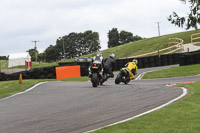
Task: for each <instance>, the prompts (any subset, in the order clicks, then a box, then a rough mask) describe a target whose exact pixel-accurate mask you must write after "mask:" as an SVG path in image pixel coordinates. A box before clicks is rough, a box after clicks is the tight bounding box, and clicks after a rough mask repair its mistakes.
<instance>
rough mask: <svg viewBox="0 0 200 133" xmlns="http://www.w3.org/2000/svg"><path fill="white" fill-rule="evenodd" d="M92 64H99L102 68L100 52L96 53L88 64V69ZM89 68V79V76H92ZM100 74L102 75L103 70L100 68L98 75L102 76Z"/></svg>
mask: <svg viewBox="0 0 200 133" xmlns="http://www.w3.org/2000/svg"><path fill="white" fill-rule="evenodd" d="M94 63H96V64H101V66H103V56H102V53H101V52H97V54H96V56H94V57H93V58H92V61H91V63H90V67H91V66H92V65H93V64H94ZM90 67H89V78H91V75H92V73H91V69H90ZM102 73H103V68H101V71H100V75H102Z"/></svg>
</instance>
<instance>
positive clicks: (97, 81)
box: [91, 73, 99, 87]
mask: <svg viewBox="0 0 200 133" xmlns="http://www.w3.org/2000/svg"><path fill="white" fill-rule="evenodd" d="M91 81H92V86H93V87H97V85H98V83H99V80H98V74H97V73H93V74H92V78H91Z"/></svg>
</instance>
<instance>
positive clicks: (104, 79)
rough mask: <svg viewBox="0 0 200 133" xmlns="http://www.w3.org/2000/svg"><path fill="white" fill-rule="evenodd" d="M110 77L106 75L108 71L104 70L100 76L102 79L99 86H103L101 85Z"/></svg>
mask: <svg viewBox="0 0 200 133" xmlns="http://www.w3.org/2000/svg"><path fill="white" fill-rule="evenodd" d="M110 77H111V76H110V74H108V71H107V70H105V69H104V72H103V76H102V78H101V80H100V84H101V85H103V83H104V82H105V81H107V80H108V78H110Z"/></svg>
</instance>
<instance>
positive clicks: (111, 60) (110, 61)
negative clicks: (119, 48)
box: [103, 53, 116, 78]
mask: <svg viewBox="0 0 200 133" xmlns="http://www.w3.org/2000/svg"><path fill="white" fill-rule="evenodd" d="M115 64H116V62H115V54H113V53H112V54H110V57H108V58H105V59H104V60H103V65H104V73H106V74H108V75H109V77H112V78H113V77H114V74H113V70H114V68H115Z"/></svg>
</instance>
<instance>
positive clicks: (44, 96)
mask: <svg viewBox="0 0 200 133" xmlns="http://www.w3.org/2000/svg"><path fill="white" fill-rule="evenodd" d="M164 68H165V67H164ZM155 69H162V68H161V67H155V68H149V69H141V70H139V71H138V75H139V74H141V73H143V72H146V71H152V70H155ZM197 80H200V76H191V77H179V78H166V79H153V80H152V79H151V80H137V81H135V80H133V81H131V82H130V83H129V84H128V85H124V84H119V85H115V84H114V79H109V80H108V81H107V82H105V83H104V85H103V86H98V87H96V88H93V87H92V84H91V83H90V82H47V83H43V84H41V85H39V86H37V87H35V88H34V89H32V90H30V91H28V92H26V93H23V94H20V95H16V96H14V97H11V98H8V99H1V100H0V133H52V132H53V133H55V132H56V133H57V132H59V133H60V132H61V133H81V132H86V131H90V130H94V129H96V128H100V127H103V126H106V125H109V124H112V123H115V122H118V121H122V120H124V119H128V118H130V117H133V116H136V115H138V114H141V113H143V112H146V111H148V110H151V109H153V108H156V107H158V106H160V105H162V104H165V103H167V102H168V101H170V100H172V99H174V98H176V97H178V96H180V95H181V94H182V89H181V88H177V87H167V86H166V85H167V84H174V83H180V82H185V81H197Z"/></svg>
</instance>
